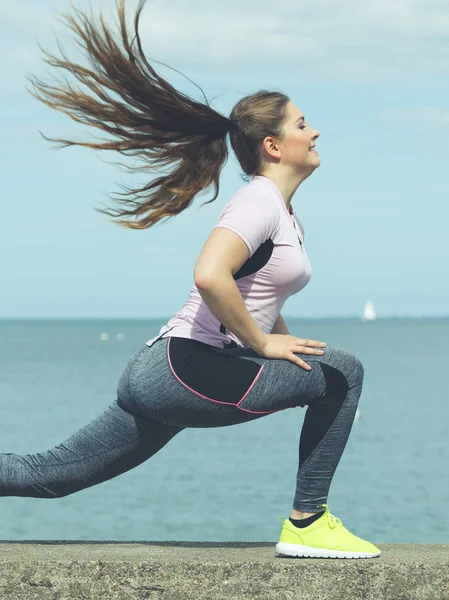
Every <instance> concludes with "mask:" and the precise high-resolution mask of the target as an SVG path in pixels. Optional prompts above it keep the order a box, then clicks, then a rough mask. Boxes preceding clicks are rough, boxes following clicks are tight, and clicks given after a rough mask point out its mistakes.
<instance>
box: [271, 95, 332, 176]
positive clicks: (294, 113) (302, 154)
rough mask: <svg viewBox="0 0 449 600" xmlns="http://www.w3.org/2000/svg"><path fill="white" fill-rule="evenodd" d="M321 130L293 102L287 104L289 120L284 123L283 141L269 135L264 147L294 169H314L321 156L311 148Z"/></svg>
mask: <svg viewBox="0 0 449 600" xmlns="http://www.w3.org/2000/svg"><path fill="white" fill-rule="evenodd" d="M319 136H320V132H319V131H317V130H316V129H313V128H312V127H311V126H310V125H309V124H308V123H307V120H306V118H305V115H304V114H303V113H302V111H300V110H299V108H298V107H297V106H295V104H293V102H289V103H288V105H287V120H286V122H285V124H284V137H283V139H282V141H279V142H278V141H276V140H275V139H274V138H271V137H267V138H265V140H264V147H265V149H266V150H267V152H268V153H269V154H270V156H272V157H273V158H274V157H275V158H278V159H279V163H280V164H282V165H283V166H288V167H291V168H292V169H293V170H298V171H304V170H307V171H308V170H312V171H313V170H314V169H316V168H317V167H318V166H319V165H320V162H321V161H320V157H319V156H318V152H317V151H316V150H311V146H314V145H315V140H316V139H317V138H318V137H319Z"/></svg>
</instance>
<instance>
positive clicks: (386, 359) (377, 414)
mask: <svg viewBox="0 0 449 600" xmlns="http://www.w3.org/2000/svg"><path fill="white" fill-rule="evenodd" d="M169 318H170V317H168V318H167V319H165V320H163V319H138V320H101V319H73V320H70V319H67V320H62V319H35V320H33V319H20V320H19V319H3V320H0V411H1V412H0V414H1V419H0V453H1V452H4V453H7V452H8V453H11V452H12V453H17V454H32V453H34V452H42V451H44V450H48V449H51V448H53V447H54V446H55V445H57V444H60V443H61V442H63V441H64V440H65V439H67V438H68V437H69V436H70V435H72V434H73V433H74V432H75V431H77V430H78V429H80V428H82V427H83V426H84V425H86V424H87V423H89V422H90V421H92V420H93V419H94V418H96V417H97V416H98V415H99V414H100V413H102V412H103V411H104V410H105V409H106V408H107V407H108V406H109V404H111V403H112V402H113V401H114V399H115V398H116V389H117V382H118V378H119V376H120V374H121V372H122V369H123V368H124V365H125V364H126V363H127V361H128V360H129V358H130V357H131V356H132V355H133V354H134V352H136V350H137V349H138V348H139V347H140V346H142V345H143V344H144V343H145V342H146V341H147V340H149V339H150V338H152V337H154V336H155V335H157V333H158V332H159V329H160V327H161V326H162V325H164V324H165V323H166V322H167V321H168V319H169ZM286 321H287V325H288V327H289V330H290V333H291V334H292V335H295V336H298V337H303V338H310V339H316V340H320V341H324V342H326V343H327V346H328V347H337V348H344V349H346V350H348V351H350V352H352V353H353V354H355V355H356V356H357V357H358V358H359V359H360V360H361V361H362V363H363V366H364V370H365V376H364V382H363V390H362V395H361V397H360V402H359V407H358V412H357V415H356V418H355V419H354V423H353V427H352V430H351V434H350V436H349V439H348V443H347V445H346V448H345V451H344V454H343V456H342V458H341V460H340V463H339V465H338V467H337V470H336V472H335V475H334V478H333V480H332V484H331V487H330V490H329V496H328V506H329V510H330V512H331V513H332V514H333V515H334V516H336V517H338V518H339V519H340V520H341V521H342V523H343V525H344V526H345V527H346V528H348V529H349V530H350V531H351V532H352V533H354V534H355V535H358V536H360V537H362V538H364V539H367V540H369V541H371V542H372V543H374V544H382V543H385V544H386V543H402V544H403V543H420V544H423V543H432V544H448V543H449V522H448V519H447V517H446V507H447V506H448V505H449V472H448V465H449V375H448V373H449V318H389V319H383V318H376V319H374V320H371V321H363V320H361V319H356V318H341V319H337V318H336V319H331V318H329V319H291V318H288V317H287V318H286ZM298 368H299V367H298ZM305 411H306V408H304V409H302V408H296V409H291V410H284V411H280V412H279V413H274V414H270V415H266V416H265V417H263V418H260V419H257V420H255V421H252V422H249V423H243V424H240V425H233V426H227V427H214V428H204V429H198V428H188V429H184V430H183V431H182V432H181V433H179V434H178V435H177V436H175V437H174V438H173V439H172V440H171V441H170V442H169V443H168V444H167V445H166V446H164V447H163V448H162V449H161V450H160V451H159V452H158V453H157V454H156V455H155V456H153V457H152V458H150V459H149V460H148V461H146V462H144V463H142V464H141V465H139V466H138V467H135V468H134V469H131V470H130V471H127V472H125V473H123V474H121V475H118V476H117V477H115V478H113V479H111V480H108V481H105V482H103V483H101V484H98V485H96V486H92V487H90V488H86V489H84V490H81V491H78V492H76V493H74V494H71V495H69V496H65V497H63V498H57V499H40V498H21V497H11V496H8V497H0V507H1V508H0V515H1V519H0V540H2V541H7V540H22V541H23V540H27V541H37V540H53V541H54V540H60V541H62V540H77V541H81V540H82V541H214V542H233V541H237V542H238V541H245V542H273V544H275V543H276V542H277V541H278V540H279V534H280V530H281V528H282V523H281V521H280V518H281V516H285V517H286V518H288V516H289V515H290V513H291V509H292V503H293V497H294V492H295V484H296V472H297V468H298V449H299V439H300V434H301V428H302V424H303V420H304V415H305ZM0 482H1V472H0Z"/></svg>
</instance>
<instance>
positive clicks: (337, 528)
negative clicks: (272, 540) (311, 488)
mask: <svg viewBox="0 0 449 600" xmlns="http://www.w3.org/2000/svg"><path fill="white" fill-rule="evenodd" d="M321 506H323V507H326V510H325V512H324V514H323V515H321V517H320V518H319V519H317V520H316V521H315V522H314V523H312V524H311V525H309V526H308V527H304V528H302V527H295V526H294V525H293V523H292V522H291V521H290V519H286V518H285V517H281V519H280V520H281V522H282V521H283V522H284V525H283V527H282V531H281V537H280V540H279V542H278V543H277V544H276V552H277V553H278V554H281V555H284V556H308V557H310V558H314V557H316V558H373V557H375V556H380V554H381V552H380V550H379V548H376V546H374V544H371V543H370V542H367V541H366V540H362V539H361V538H359V537H357V536H356V535H354V534H352V533H351V532H350V531H348V530H347V529H346V527H344V526H343V523H342V522H341V521H340V519H337V518H336V517H334V515H331V513H330V512H329V507H328V506H327V504H322V505H321Z"/></svg>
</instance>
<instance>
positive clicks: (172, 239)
mask: <svg viewBox="0 0 449 600" xmlns="http://www.w3.org/2000/svg"><path fill="white" fill-rule="evenodd" d="M74 4H75V6H77V7H79V8H81V9H85V8H86V7H88V6H89V5H90V6H92V7H93V10H94V12H95V14H98V11H99V9H100V8H101V7H102V8H103V10H104V13H105V15H106V16H107V18H108V19H109V16H108V15H109V14H110V13H111V10H114V7H115V3H114V2H113V1H112V0H110V1H109V0H103V1H102V2H99V1H98V2H97V1H95V0H91V2H90V3H87V2H85V1H81V0H79V1H76V0H75V1H74ZM128 4H129V13H128V14H130V15H131V14H133V12H134V11H133V9H134V8H135V6H136V2H135V1H132V2H129V3H128ZM167 5H169V8H167ZM255 7H256V4H255V3H254V2H241V1H239V2H235V1H234V0H231V1H229V0H227V1H226V3H223V4H222V6H220V7H218V6H216V5H215V4H214V3H210V2H195V3H185V2H181V0H176V1H173V2H170V3H167V2H163V1H162V0H158V1H154V2H151V1H149V2H147V5H146V7H145V9H144V13H143V17H142V30H141V34H142V39H143V45H144V49H145V52H146V54H147V57H148V58H149V59H150V60H151V58H153V59H155V60H158V61H162V62H164V63H167V64H168V65H170V66H171V67H173V68H175V69H177V70H179V71H181V72H182V73H183V74H184V75H186V76H187V77H189V78H190V79H192V80H193V81H195V82H196V83H197V84H199V85H200V86H201V87H202V88H203V90H204V92H205V94H206V96H207V97H208V99H209V100H210V101H211V102H212V104H213V107H215V108H216V109H217V110H219V111H220V112H222V113H223V114H225V115H228V114H229V113H230V112H231V110H232V106H233V105H234V104H235V103H236V102H237V101H238V100H239V99H240V98H241V97H242V96H244V95H246V94H249V93H252V92H255V91H257V90H259V89H270V90H280V91H282V92H284V93H286V94H288V95H289V96H290V98H291V99H292V100H293V102H295V104H296V105H297V106H298V107H299V108H300V110H302V111H303V112H304V113H305V115H306V118H307V119H308V122H309V123H310V125H312V126H313V127H314V128H316V129H318V130H319V131H320V132H321V137H320V138H319V139H318V143H317V149H318V151H319V154H320V157H321V165H320V167H319V168H318V169H317V170H316V171H315V172H314V173H313V174H312V176H311V177H310V178H309V179H307V180H306V181H305V182H303V184H302V185H301V186H300V187H299V188H298V190H297V192H296V194H295V196H294V197H293V201H292V205H293V207H294V209H295V211H296V213H297V214H298V216H299V218H300V219H301V221H302V223H303V225H304V227H305V246H306V249H307V252H308V255H309V258H310V260H311V263H312V269H313V273H312V279H311V281H310V283H309V284H308V285H307V286H306V288H305V289H304V290H302V291H301V292H300V293H299V294H296V295H295V296H293V297H291V298H290V299H289V300H287V302H286V304H285V306H284V308H283V310H282V314H283V315H284V316H286V317H329V316H342V317H348V316H360V314H361V313H362V311H363V307H364V304H365V302H366V301H367V300H372V302H373V303H374V307H375V310H376V312H377V316H378V317H380V318H381V317H392V316H403V317H407V316H420V315H424V316H437V315H448V314H449V308H448V307H449V249H448V227H449V226H448V223H449V203H448V197H449V180H448V168H447V164H448V159H449V136H448V133H449V78H448V74H449V43H448V40H449V12H448V10H447V4H446V3H445V2H443V1H439V0H432V1H429V0H397V1H396V2H394V6H392V3H391V2H390V0H382V1H380V0H370V1H365V2H360V0H343V1H342V2H339V3H335V1H334V0H322V1H317V0H313V2H312V0H310V1H309V2H303V1H300V2H293V1H291V0H290V1H285V0H278V2H276V3H275V4H273V3H272V2H271V1H267V0H263V1H259V2H257V10H255ZM68 10H70V3H69V2H68V1H65V0H41V1H40V2H39V3H36V2H34V1H32V0H21V2H20V3H2V6H1V8H0V49H1V55H2V57H3V60H2V62H1V65H0V76H1V81H2V82H3V85H2V88H1V92H0V108H1V117H2V149H3V152H2V161H1V165H2V176H3V189H2V192H3V193H2V197H1V209H2V211H1V212H2V218H1V220H0V253H1V256H2V282H1V284H0V286H1V288H0V289H1V294H0V318H12V317H45V318H49V317H57V318H62V317H100V318H108V317H111V318H112V317H117V318H119V317H122V318H126V317H130V318H153V317H154V318H156V317H157V318H167V319H168V318H170V317H171V316H172V315H173V314H174V312H176V311H177V310H179V309H180V308H181V306H182V304H183V303H184V302H185V301H186V300H187V297H188V294H189V291H190V288H191V286H192V285H193V267H194V264H195V261H196V258H197V256H198V254H199V252H200V250H201V248H202V246H203V244H204V242H205V240H206V238H207V236H208V235H209V233H210V231H211V230H212V228H213V226H214V224H215V222H216V220H217V219H218V216H219V214H220V212H221V210H222V208H223V206H224V205H225V204H226V202H227V201H228V200H229V199H230V197H231V196H232V194H233V193H234V192H235V191H236V190H237V189H238V188H239V187H241V186H242V185H244V182H243V181H242V180H241V179H240V176H239V172H240V168H239V165H238V163H237V160H236V158H235V156H234V154H233V153H232V150H231V151H230V158H229V161H228V163H227V165H226V167H225V168H224V170H223V172H222V179H221V190H220V194H219V197H218V198H217V200H216V201H215V202H213V203H212V204H209V205H207V206H204V207H203V208H201V209H200V206H201V203H202V202H204V201H206V200H209V199H210V198H211V197H212V191H209V192H208V193H205V194H204V193H203V194H202V195H201V196H200V197H197V198H196V200H195V201H194V204H193V205H192V206H191V207H190V208H189V209H187V210H185V211H184V212H183V213H181V214H180V215H179V216H177V217H175V218H173V219H171V220H169V221H166V222H165V223H162V222H160V223H158V224H157V225H156V226H154V227H152V228H150V229H147V230H143V231H134V230H130V229H124V228H119V227H118V226H116V225H113V224H111V223H109V222H108V221H107V217H106V216H105V215H101V214H100V213H97V212H95V211H94V210H93V207H94V206H96V207H98V208H101V205H102V203H105V204H108V205H109V206H114V204H113V203H112V201H111V200H110V199H109V198H108V196H107V195H106V193H113V192H119V191H120V187H119V185H118V184H123V185H128V186H132V185H136V184H137V183H140V182H143V181H147V180H148V178H147V177H145V176H144V175H143V174H139V175H129V174H127V173H126V172H125V171H123V170H120V169H118V168H117V167H116V166H114V165H112V164H108V163H113V162H114V161H117V162H120V161H122V160H124V161H125V162H126V158H123V157H121V156H120V155H118V154H113V153H105V152H103V153H101V152H94V151H92V150H89V149H87V148H80V147H72V148H66V149H63V150H58V151H57V150H54V149H52V144H51V143H50V142H47V141H45V140H44V139H43V138H42V137H41V136H40V134H39V132H38V130H41V131H42V132H43V133H44V134H45V135H47V136H48V137H66V138H69V139H78V140H87V139H92V136H97V137H98V136H100V135H101V133H100V132H99V130H94V129H88V128H87V127H83V126H81V125H80V124H78V123H75V122H74V121H72V120H71V119H70V118H69V117H67V116H66V115H63V114H61V113H57V112H56V111H54V110H52V109H50V108H48V107H47V106H45V105H44V104H41V103H40V102H38V101H37V100H36V99H34V98H33V97H32V96H31V95H30V94H28V92H27V91H26V89H25V86H26V85H27V86H28V87H30V84H29V83H28V82H27V80H26V79H25V74H26V73H32V74H34V75H37V76H38V77H41V78H44V79H47V80H49V79H50V80H51V77H53V76H55V75H58V76H61V75H63V74H64V75H65V72H64V73H63V72H62V71H59V72H57V71H56V70H55V69H51V68H50V67H49V66H47V65H46V64H45V63H44V61H43V59H42V56H41V53H40V51H39V48H38V46H37V43H36V40H37V41H39V43H40V44H41V45H42V46H43V47H44V48H46V49H48V50H50V51H51V52H54V53H56V54H58V56H59V53H58V50H57V45H56V42H55V38H54V34H53V31H54V32H55V33H56V34H57V35H58V38H59V39H60V40H61V42H62V44H63V47H64V48H65V49H66V51H67V53H68V54H69V57H70V58H71V60H73V61H74V62H81V63H82V64H85V59H83V57H82V54H81V51H80V50H79V49H78V48H77V46H75V44H74V43H73V42H71V41H70V40H71V36H72V34H71V32H70V31H69V29H68V28H67V27H66V26H64V25H63V24H62V23H60V22H59V21H58V20H57V17H58V15H60V14H61V13H64V12H66V11H68ZM130 24H131V20H130ZM154 67H155V69H156V70H157V71H158V72H159V73H160V74H161V75H162V76H163V77H165V78H167V79H168V80H169V81H170V83H172V84H173V85H175V86H176V87H178V89H181V90H182V91H184V92H185V93H188V94H189V95H190V96H192V97H194V98H195V99H196V100H199V101H202V96H201V94H200V92H199V90H198V89H197V88H196V87H195V86H194V85H192V84H191V83H190V82H189V81H188V80H187V79H185V78H183V77H182V76H180V75H178V74H177V73H175V72H173V71H170V69H168V68H166V67H163V66H161V65H159V64H157V63H154ZM71 81H72V83H75V80H74V79H71ZM127 164H131V159H128V161H127ZM149 178H150V179H151V178H152V176H151V175H150V176H149Z"/></svg>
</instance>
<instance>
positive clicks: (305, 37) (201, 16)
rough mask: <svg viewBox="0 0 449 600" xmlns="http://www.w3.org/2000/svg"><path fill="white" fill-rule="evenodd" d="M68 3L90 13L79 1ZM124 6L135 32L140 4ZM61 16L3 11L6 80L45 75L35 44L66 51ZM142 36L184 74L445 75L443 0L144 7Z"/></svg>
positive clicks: (63, 7) (448, 63) (10, 7)
mask: <svg viewBox="0 0 449 600" xmlns="http://www.w3.org/2000/svg"><path fill="white" fill-rule="evenodd" d="M74 5H75V6H76V7H77V8H80V9H81V10H87V12H88V13H89V12H90V10H89V6H90V4H89V3H88V2H86V1H84V0H83V1H78V2H77V1H76V0H74ZM126 6H127V14H128V16H129V18H128V23H129V28H130V30H131V27H132V17H133V15H134V12H135V8H136V6H137V1H136V0H132V1H131V2H130V1H128V2H127V4H126ZM100 9H101V10H102V11H103V14H104V16H105V19H106V21H108V22H116V21H117V16H116V6H115V1H113V0H111V1H106V0H103V1H102V2H101V3H100V2H98V3H96V6H95V7H94V8H93V14H94V15H98V14H99V11H100ZM67 12H69V13H72V12H73V11H72V9H71V8H70V5H69V3H68V2H66V1H65V0H64V2H62V0H41V1H40V2H39V4H37V3H36V2H35V0H21V2H20V3H4V6H2V8H1V9H0V22H1V26H0V33H1V34H2V35H1V38H3V41H2V42H1V44H2V46H4V48H3V50H4V49H5V48H6V47H7V48H8V54H7V55H8V61H7V66H5V65H3V67H2V69H3V70H4V69H5V68H6V69H9V74H10V75H13V71H14V69H15V70H17V69H22V70H23V69H26V70H29V71H33V72H35V71H39V72H41V67H42V64H43V63H42V58H41V57H40V52H39V49H38V47H37V46H36V43H35V39H34V38H35V36H36V37H37V39H38V40H39V41H40V43H41V44H42V45H43V46H44V48H46V49H48V50H50V51H52V52H53V51H56V53H57V47H56V44H55V43H54V41H53V33H52V30H54V31H55V32H56V33H57V35H58V38H59V39H60V40H61V41H62V43H63V46H64V48H67V51H68V49H69V44H67V43H66V42H67V41H68V40H69V39H71V38H72V36H73V34H72V32H70V31H69V29H68V28H67V27H66V26H64V25H63V24H62V23H60V22H59V21H57V17H58V16H60V15H61V13H67ZM141 34H142V40H143V46H144V50H145V52H146V54H147V56H148V57H149V58H150V59H151V58H154V59H156V60H158V61H161V62H164V63H167V64H169V65H170V66H173V67H174V68H178V69H180V70H181V71H182V70H183V69H185V67H186V66H188V67H189V68H194V67H197V68H201V69H202V70H205V71H210V72H211V73H217V72H221V73H225V72H226V71H227V72H229V74H230V76H232V74H239V73H240V74H241V73H243V74H244V73H248V72H251V73H261V72H266V71H267V70H270V71H274V72H276V73H279V72H280V71H282V70H285V72H286V73H287V74H290V75H291V73H292V69H294V70H296V72H301V76H302V77H304V78H308V79H310V78H313V79H328V78H338V79H339V80H340V81H344V80H353V81H354V80H360V78H362V80H364V81H382V80H391V79H393V78H397V77H411V78H414V79H415V78H416V77H419V76H422V75H429V74H430V75H431V74H447V72H448V71H449V60H448V59H449V44H448V40H449V13H448V10H447V2H446V0H444V1H443V0H394V2H393V1H392V0H368V1H365V2H360V0H314V1H313V3H312V2H307V3H305V2H301V1H300V2H297V3H292V2H291V0H278V1H277V2H276V4H275V6H274V5H273V2H272V0H258V2H257V8H256V6H255V4H254V3H253V2H251V3H249V2H248V3H242V2H241V0H240V1H238V0H226V3H225V2H223V3H221V4H217V3H210V2H206V1H205V0H197V2H195V3H191V2H185V0H172V1H171V2H170V3H167V2H163V1H162V0H157V1H147V3H146V5H145V8H144V10H143V13H142V19H141ZM1 38H0V39H1ZM5 40H6V41H5ZM50 42H51V45H50ZM3 55H5V53H4V52H3ZM69 56H70V58H72V59H73V60H75V57H78V59H79V54H76V55H74V54H72V53H70V54H69ZM8 65H9V66H8ZM156 66H157V65H156Z"/></svg>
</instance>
